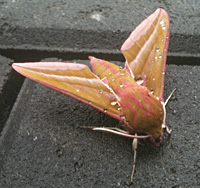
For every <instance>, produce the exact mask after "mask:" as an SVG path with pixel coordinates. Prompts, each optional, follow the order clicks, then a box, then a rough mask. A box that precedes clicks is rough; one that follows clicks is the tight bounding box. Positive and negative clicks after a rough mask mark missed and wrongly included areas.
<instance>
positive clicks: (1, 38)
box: [0, 0, 200, 56]
mask: <svg viewBox="0 0 200 188" xmlns="http://www.w3.org/2000/svg"><path fill="white" fill-rule="evenodd" d="M158 7H162V8H164V9H166V11H167V12H168V13H169V16H170V20H171V40H170V48H169V52H171V53H172V55H173V54H178V55H184V56H187V55H192V56H197V55H198V56H199V51H200V42H199V41H200V37H199V36H200V35H199V34H200V33H199V32H200V29H199V28H200V22H199V10H200V2H199V1H198V0H193V1H182V0H177V1H172V0H169V1H158V0H151V1H145V0H140V1H139V0H133V1H129V0H127V1H124V0H112V1H104V0H103V1H102V0H97V1H93V0H83V1H73V0H67V1H62V0H49V1H40V0H35V1H27V0H20V1H18V0H12V1H1V7H0V12H1V14H0V28H1V29H0V44H1V45H0V49H13V48H15V49H38V50H39V49H43V50H44V49H47V50H51V51H52V50H58V51H82V50H84V51H87V50H89V51H95V50H97V51H104V52H106V53H108V52H110V53H111V52H113V51H114V52H117V53H119V48H120V46H121V44H122V43H123V41H124V40H125V39H126V38H127V37H128V35H129V33H130V32H131V31H132V30H133V29H134V28H135V27H136V26H137V25H138V24H139V23H140V22H141V21H142V20H143V19H144V18H145V17H146V16H148V15H149V14H151V13H152V12H154V11H155V10H156V9H157V8H158ZM10 55H13V54H10Z"/></svg>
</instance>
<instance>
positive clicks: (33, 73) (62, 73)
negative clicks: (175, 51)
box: [12, 8, 171, 181]
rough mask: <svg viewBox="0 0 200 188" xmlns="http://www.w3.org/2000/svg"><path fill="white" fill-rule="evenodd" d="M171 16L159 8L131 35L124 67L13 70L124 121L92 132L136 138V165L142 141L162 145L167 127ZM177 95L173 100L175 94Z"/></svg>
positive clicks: (54, 65) (55, 65) (41, 65)
mask: <svg viewBox="0 0 200 188" xmlns="http://www.w3.org/2000/svg"><path fill="white" fill-rule="evenodd" d="M169 30H170V24H169V17H168V14H167V12H166V11H165V10H163V9H161V8H159V9H157V10H156V11H155V12H154V13H153V14H151V15H150V16H149V17H147V18H146V19H145V20H144V21H143V22H142V23H141V24H140V25H139V26H137V27H136V29H135V30H134V31H133V32H132V33H131V34H130V36H129V37H128V39H127V40H126V41H125V42H124V44H123V45H122V47H121V52H122V54H123V55H124V57H125V59H126V62H125V67H124V68H122V67H120V66H117V65H115V64H112V63H110V62H108V61H105V60H101V59H97V58H95V57H89V58H90V63H91V66H92V71H91V70H90V69H89V68H88V67H87V66H86V65H84V64H78V63H63V62H36V63H14V64H13V65H12V66H13V68H14V69H15V70H16V71H17V72H19V73H20V74H22V75H24V76H25V77H27V78H30V79H32V80H34V81H36V82H39V83H40V84H43V85H45V86H47V87H50V88H52V89H54V90H57V91H59V92H61V93H64V94H66V95H69V96H71V97H73V98H75V99H77V100H79V101H81V102H84V103H86V104H88V105H90V106H92V107H94V108H96V109H98V110H100V111H102V112H103V113H106V114H108V115H109V116H112V117H113V118H115V119H118V120H120V121H121V122H123V125H122V128H121V129H119V128H117V127H92V129H93V130H96V131H106V132H110V133H114V134H117V135H120V136H124V137H128V138H132V139H133V149H134V164H133V170H132V175H131V181H133V174H134V169H135V162H136V149H137V143H138V139H140V138H141V139H142V138H150V139H151V140H152V142H153V143H154V144H155V145H159V143H160V141H161V137H162V135H163V132H164V131H166V132H167V133H169V134H170V132H171V130H170V129H169V128H168V127H167V126H166V123H165V118H166V110H165V106H166V104H167V101H168V99H169V98H168V99H167V100H166V102H164V99H163V89H164V78H165V64H166V58H167V50H168V43H169ZM170 96H171V95H170Z"/></svg>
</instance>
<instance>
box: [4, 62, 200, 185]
mask: <svg viewBox="0 0 200 188" xmlns="http://www.w3.org/2000/svg"><path fill="white" fill-rule="evenodd" d="M199 71H200V68H199V67H198V66H193V67H192V66H177V65H168V66H167V71H166V84H165V96H167V95H169V93H170V92H171V91H172V90H173V89H174V88H175V87H176V88H177V89H178V90H177V92H176V93H175V94H174V96H173V98H172V100H171V101H170V102H169V105H168V106H167V123H168V125H169V126H170V127H171V128H172V129H173V133H172V135H171V137H170V138H168V137H167V136H165V137H164V140H163V142H162V145H161V146H160V147H158V148H156V147H154V146H153V145H152V144H151V143H150V142H148V141H141V142H140V145H139V149H138V158H137V167H136V173H135V178H134V184H133V185H131V184H130V174H131V170H132V160H133V152H132V147H131V140H130V139H127V138H121V137H119V136H116V135H111V134H107V133H101V132H94V131H90V130H86V129H81V128H80V126H82V125H88V126H106V125H107V126H115V125H116V124H118V121H116V120H114V119H112V118H110V117H108V116H106V115H104V114H103V113H101V112H99V111H97V110H94V109H93V108H91V107H88V106H87V105H85V104H82V103H80V102H78V101H76V100H74V99H72V98H70V97H67V96H65V95H63V94H60V93H58V92H56V91H53V90H50V89H48V88H46V87H44V86H41V85H39V84H36V83H34V82H32V81H28V80H27V81H26V83H25V84H24V86H23V89H22V91H21V93H20V95H19V98H18V101H17V103H16V104H15V107H14V108H13V111H12V113H11V118H10V120H9V122H8V124H7V126H9V127H10V128H9V131H10V132H9V131H8V132H7V133H6V136H5V138H4V141H5V142H7V141H6V140H7V139H9V141H10V140H12V142H11V143H12V145H11V146H9V145H5V144H3V145H1V148H0V149H1V151H7V152H6V154H4V159H2V160H3V164H2V168H1V173H0V187H6V186H8V187H24V186H25V187H129V186H130V187H198V186H199V184H200V161H199V159H200V153H199V152H198V151H199V149H200V145H199V131H200V128H199V123H200V121H199V116H200V112H199V108H200V105H199V104H200V98H199V95H198V94H199V92H200V80H199V76H198V73H199ZM12 130H13V131H12ZM8 143H9V142H8ZM7 147H10V149H9V150H8V149H7Z"/></svg>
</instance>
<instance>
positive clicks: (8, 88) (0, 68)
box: [0, 55, 23, 132]
mask: <svg viewBox="0 0 200 188" xmlns="http://www.w3.org/2000/svg"><path fill="white" fill-rule="evenodd" d="M12 62H13V61H12V60H11V59H8V58H5V57H3V56H1V55H0V132H1V130H2V128H3V126H4V123H5V122H6V120H7V118H8V116H9V112H10V110H11V108H12V105H13V104H14V102H15V99H16V96H17V94H18V92H19V89H20V84H21V83H22V80H23V78H22V76H20V75H19V74H16V72H15V71H13V70H12V67H11V63H12Z"/></svg>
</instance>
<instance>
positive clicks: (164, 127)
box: [162, 124, 172, 134]
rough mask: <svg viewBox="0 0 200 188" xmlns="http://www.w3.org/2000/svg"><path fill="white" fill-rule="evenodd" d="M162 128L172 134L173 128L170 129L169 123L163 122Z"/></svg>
mask: <svg viewBox="0 0 200 188" xmlns="http://www.w3.org/2000/svg"><path fill="white" fill-rule="evenodd" d="M162 128H163V129H164V131H165V132H167V133H168V134H171V132H172V129H170V128H169V127H167V125H165V124H162Z"/></svg>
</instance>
